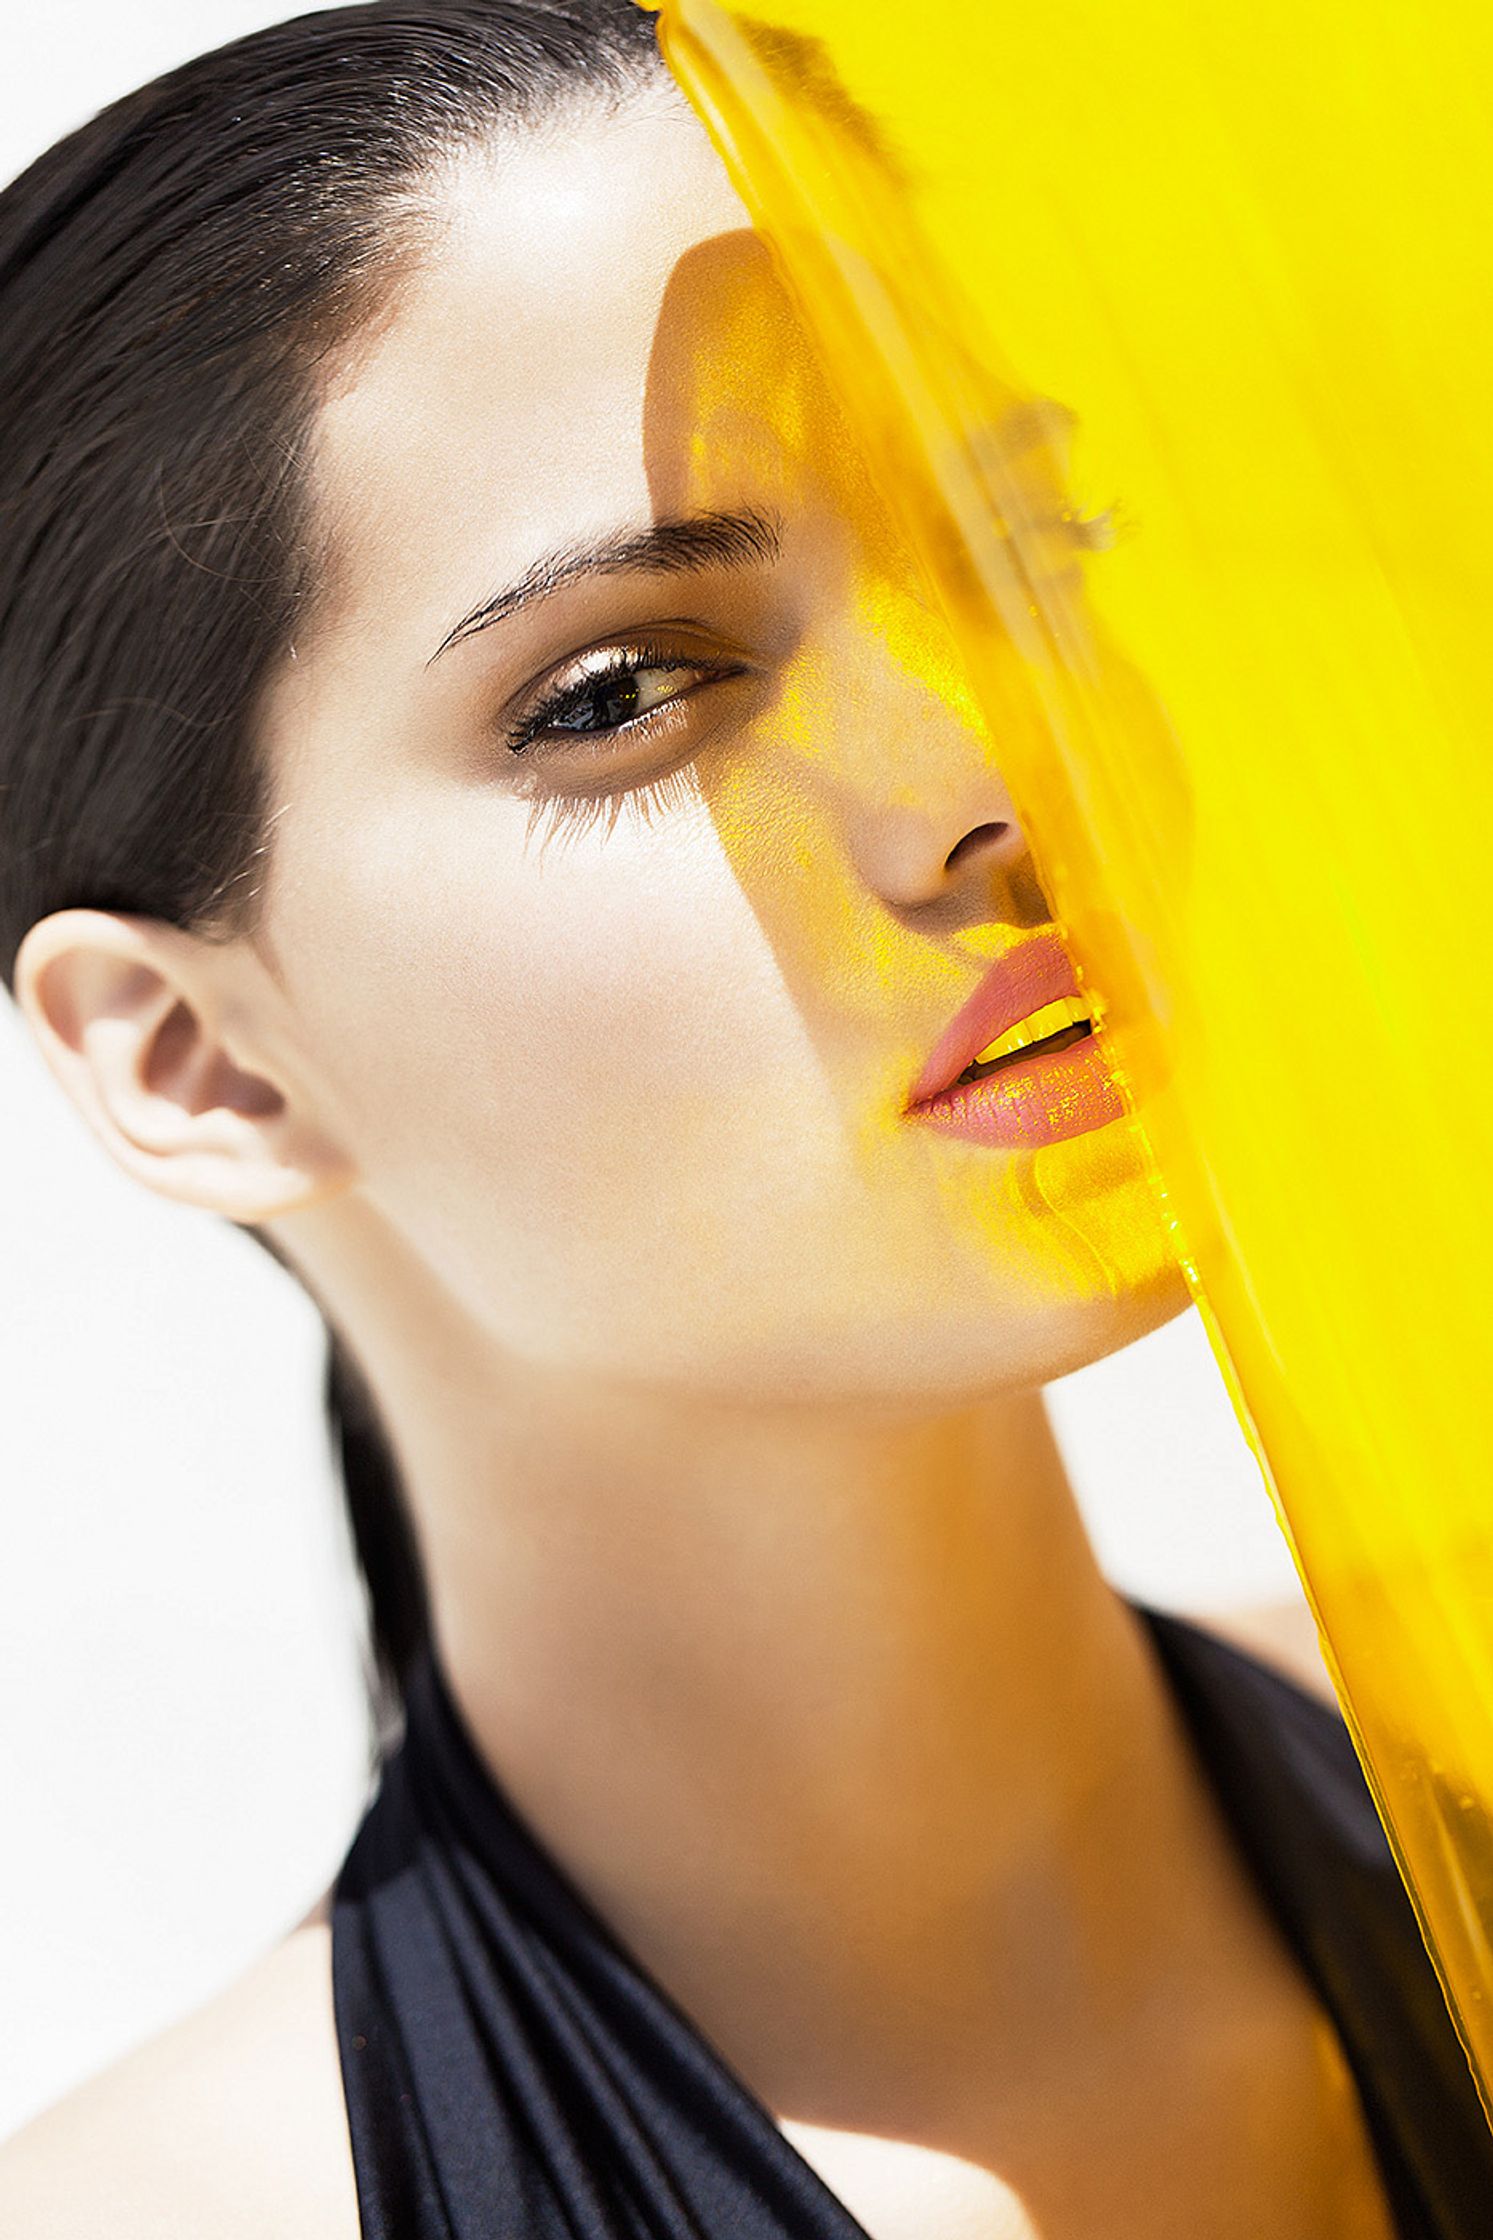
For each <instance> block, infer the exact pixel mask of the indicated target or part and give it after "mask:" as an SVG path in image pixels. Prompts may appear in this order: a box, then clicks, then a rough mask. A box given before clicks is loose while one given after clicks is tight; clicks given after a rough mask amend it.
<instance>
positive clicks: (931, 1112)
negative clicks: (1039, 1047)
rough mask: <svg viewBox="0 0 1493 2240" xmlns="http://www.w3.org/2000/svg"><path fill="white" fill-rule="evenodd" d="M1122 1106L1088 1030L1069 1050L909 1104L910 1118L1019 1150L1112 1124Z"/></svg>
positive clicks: (1020, 1061)
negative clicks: (920, 1101)
mask: <svg viewBox="0 0 1493 2240" xmlns="http://www.w3.org/2000/svg"><path fill="white" fill-rule="evenodd" d="M1125 1111H1126V1107H1125V1103H1124V1100H1123V1098H1122V1097H1121V1095H1120V1090H1119V1084H1118V1083H1117V1082H1116V1080H1115V1077H1114V1075H1113V1074H1112V1073H1111V1072H1110V1070H1109V1066H1108V1064H1107V1063H1106V1061H1105V1058H1104V1056H1103V1053H1102V1052H1101V1050H1100V1048H1099V1044H1098V1042H1097V1040H1096V1038H1095V1037H1094V1036H1093V1035H1091V1034H1090V1035H1085V1036H1083V1038H1082V1039H1081V1040H1080V1041H1078V1042H1070V1043H1069V1045H1068V1047H1067V1049H1066V1050H1043V1051H1038V1052H1037V1053H1036V1054H1035V1055H1034V1056H1032V1057H1030V1058H1017V1059H1015V1060H1014V1061H1013V1062H1012V1063H1011V1064H1010V1065H1008V1066H1002V1067H1001V1068H1000V1069H999V1071H998V1072H996V1073H987V1074H986V1075H985V1076H984V1078H983V1080H980V1081H967V1082H965V1083H964V1084H963V1085H962V1086H960V1087H957V1088H953V1089H944V1090H941V1091H940V1093H939V1094H938V1095H937V1096H936V1097H929V1098H927V1099H926V1100H925V1101H924V1102H923V1103H922V1104H914V1105H909V1106H908V1108H907V1116H908V1118H909V1119H910V1120H921V1121H923V1122H924V1123H925V1124H926V1125H927V1126H929V1127H932V1128H937V1129H938V1130H939V1132H940V1134H942V1135H946V1136H959V1137H961V1138H962V1139H963V1140H964V1141H965V1142H966V1143H997V1144H1000V1145H1001V1146H1003V1147H1004V1148H1005V1149H1007V1150H1021V1149H1024V1148H1027V1147H1029V1146H1033V1145H1037V1144H1043V1143H1063V1142H1065V1141H1066V1140H1067V1138H1068V1137H1069V1136H1085V1135H1088V1134H1090V1133H1091V1132H1092V1130H1093V1129H1095V1128H1107V1127H1108V1126H1109V1124H1110V1122H1111V1121H1113V1120H1123V1119H1124V1117H1125Z"/></svg>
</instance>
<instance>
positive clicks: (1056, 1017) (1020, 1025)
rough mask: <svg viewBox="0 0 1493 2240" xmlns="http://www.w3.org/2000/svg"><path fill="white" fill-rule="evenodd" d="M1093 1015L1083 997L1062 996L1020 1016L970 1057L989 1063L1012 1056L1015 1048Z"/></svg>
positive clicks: (972, 1061) (1039, 1040)
mask: <svg viewBox="0 0 1493 2240" xmlns="http://www.w3.org/2000/svg"><path fill="white" fill-rule="evenodd" d="M1092 1016H1093V1014H1092V1012H1091V1011H1090V1010H1089V1007H1088V1005H1087V1004H1086V1003H1085V1002H1084V1000H1083V998H1082V997H1081V996H1059V997H1058V1000H1057V1002H1056V1003H1044V1004H1043V1006H1042V1008H1041V1010H1040V1011H1033V1012H1032V1013H1031V1014H1030V1016H1029V1017H1027V1018H1025V1019H1018V1020H1017V1022H1016V1024H1015V1026H1014V1027H1008V1028H1007V1029H1006V1031H1005V1033H1004V1034H1001V1035H997V1036H996V1038H995V1040H994V1042H991V1043H987V1045H986V1047H985V1048H984V1049H983V1050H980V1051H977V1052H976V1053H975V1055H974V1057H973V1058H972V1059H971V1060H970V1064H971V1065H976V1066H985V1065H989V1064H990V1063H991V1061H992V1060H993V1059H995V1058H1009V1057H1010V1055H1011V1053H1012V1052H1013V1051H1014V1050H1024V1049H1025V1048H1026V1046H1027V1044H1028V1043H1029V1042H1042V1041H1044V1040H1045V1039H1046V1037H1047V1036H1048V1035H1050V1034H1061V1033H1062V1031H1063V1029H1064V1027H1076V1026H1077V1025H1078V1023H1079V1021H1080V1020H1081V1019H1090V1018H1092Z"/></svg>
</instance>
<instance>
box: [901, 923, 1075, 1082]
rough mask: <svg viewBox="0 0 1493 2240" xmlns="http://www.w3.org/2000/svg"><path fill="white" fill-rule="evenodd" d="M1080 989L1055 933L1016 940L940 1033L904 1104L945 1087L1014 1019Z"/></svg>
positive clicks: (1026, 1016)
mask: <svg viewBox="0 0 1493 2240" xmlns="http://www.w3.org/2000/svg"><path fill="white" fill-rule="evenodd" d="M1081 994H1082V990H1081V989H1080V987H1079V985H1078V975H1077V973H1076V972H1075V971H1074V969H1073V960H1072V958H1071V957H1070V956H1069V954H1068V952H1067V950H1066V949H1065V948H1064V946H1063V944H1062V942H1061V941H1060V940H1059V939H1058V937H1057V935H1056V934H1054V933H1034V934H1029V935H1028V936H1027V937H1026V938H1025V939H1024V940H1022V941H1018V942H1016V943H1015V944H1014V945H1013V946H1012V947H1011V948H1009V949H1008V950H1007V951H1006V953H1005V955H1004V956H1003V957H1000V958H998V959H997V960H996V962H995V963H994V964H993V965H992V966H991V968H990V970H989V971H988V972H987V973H986V975H985V977H984V979H983V980H982V981H981V982H980V984H979V986H978V987H977V988H976V989H975V991H974V994H973V995H972V996H971V997H970V998H969V1001H968V1002H967V1003H966V1004H965V1005H964V1006H963V1008H962V1009H961V1010H960V1011H958V1012H957V1013H956V1014H955V1016H954V1018H953V1019H951V1020H950V1022H949V1024H948V1026H947V1028H946V1029H945V1031H944V1032H943V1034H941V1035H940V1036H939V1038H938V1041H937V1042H936V1044H935V1045H934V1047H933V1050H932V1052H931V1053H930V1055H929V1058H928V1062H927V1064H926V1065H925V1066H924V1067H923V1070H922V1072H921V1073H920V1074H919V1075H918V1077H917V1079H916V1081H915V1082H914V1083H913V1085H912V1088H911V1090H910V1091H909V1093H908V1099H907V1104H908V1109H909V1110H910V1109H911V1108H912V1107H913V1106H914V1105H918V1104H922V1103H924V1102H926V1100H927V1099H928V1098H929V1097H936V1096H937V1095H938V1094H939V1092H940V1091H941V1090H944V1089H948V1088H950V1087H951V1086H952V1085H953V1083H954V1082H956V1081H957V1080H958V1078H959V1076H960V1074H961V1073H963V1071H964V1069H965V1067H966V1066H968V1065H972V1064H973V1063H974V1060H975V1058H976V1057H977V1055H978V1054H979V1052H980V1051H981V1050H983V1049H984V1048H985V1047H986V1045H987V1044H988V1043H991V1042H994V1041H995V1039H996V1037H997V1036H998V1035H1003V1034H1007V1033H1009V1031H1010V1029H1011V1028H1012V1027H1014V1026H1015V1025H1016V1024H1017V1023H1018V1021H1020V1020H1022V1019H1025V1018H1028V1017H1029V1016H1030V1015H1031V1013H1032V1012H1034V1011H1040V1010H1041V1009H1042V1007H1043V1005H1044V1004H1048V1003H1056V1002H1057V1001H1058V999H1059V997H1060V996H1079V995H1081Z"/></svg>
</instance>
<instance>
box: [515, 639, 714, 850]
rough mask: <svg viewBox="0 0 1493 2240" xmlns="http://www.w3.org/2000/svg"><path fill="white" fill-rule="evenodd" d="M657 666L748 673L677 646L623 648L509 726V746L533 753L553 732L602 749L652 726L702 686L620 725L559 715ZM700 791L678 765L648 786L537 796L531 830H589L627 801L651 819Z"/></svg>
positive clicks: (705, 675) (707, 673)
mask: <svg viewBox="0 0 1493 2240" xmlns="http://www.w3.org/2000/svg"><path fill="white" fill-rule="evenodd" d="M655 669H656V670H661V671H663V672H665V673H670V672H677V673H681V674H689V675H692V676H694V677H695V678H697V679H701V680H705V681H720V680H723V679H725V678H727V677H738V676H741V675H742V674H743V673H744V672H743V667H742V664H741V663H739V662H720V661H708V660H704V659H696V660H691V659H690V658H688V657H687V656H685V657H681V654H680V652H679V649H678V648H677V647H668V646H662V645H637V646H629V647H625V648H624V647H619V648H617V649H616V650H615V651H614V652H613V653H612V655H611V657H610V658H609V659H608V660H606V661H604V662H602V663H599V664H598V666H597V667H595V668H594V669H591V670H588V671H587V672H586V673H585V674H584V675H583V676H580V677H577V678H575V679H574V681H573V682H571V683H569V684H564V685H561V686H560V687H559V688H558V689H557V690H556V691H553V692H551V693H548V694H547V695H546V696H545V698H544V699H543V700H541V701H540V702H539V704H538V706H537V707H535V708H533V709H531V710H530V712H529V713H528V714H527V715H526V716H524V717H522V718H521V719H520V720H519V721H518V722H517V723H515V724H513V725H512V726H510V728H509V729H508V730H507V731H506V732H505V733H504V744H505V745H506V746H507V748H508V749H509V751H510V753H512V754H513V755H515V756H521V755H523V754H525V753H527V751H528V749H529V748H530V747H531V746H532V745H533V744H534V743H535V741H536V740H539V739H542V738H543V737H545V736H546V734H548V735H549V736H551V737H558V738H562V739H565V738H568V739H573V740H585V741H588V742H590V743H591V752H592V753H593V754H595V753H598V752H599V751H600V750H601V749H603V748H604V747H605V746H606V745H607V744H609V743H610V742H611V741H612V740H615V739H620V738H623V737H625V736H631V735H633V734H636V733H639V732H646V731H647V730H649V729H651V728H653V727H654V726H655V725H656V724H657V722H658V721H660V720H663V719H667V718H668V717H669V716H670V715H671V714H672V713H673V711H674V710H675V709H676V708H677V707H678V706H679V704H680V703H681V701H684V700H688V699H690V698H692V697H693V694H694V691H695V690H696V689H697V686H694V685H687V686H685V687H684V689H683V690H682V691H680V692H676V693H671V694H670V696H669V697H668V698H667V699H666V700H661V701H660V702H659V703H658V705H657V706H656V707H653V708H647V709H645V710H644V711H643V713H642V714H641V715H637V716H629V717H627V718H625V719H624V720H623V721H622V722H621V723H613V724H602V725H597V726H596V727H594V728H593V729H590V730H582V729H580V728H579V727H577V726H567V725H564V724H559V723H557V722H556V720H555V719H556V717H557V716H560V715H566V714H570V713H572V712H574V711H575V710H576V709H577V708H578V707H583V706H584V703H585V701H586V699H587V698H588V696H590V695H591V694H593V693H601V692H605V691H606V690H608V689H609V688H611V687H615V685H616V684H617V682H618V680H619V679H626V678H629V677H638V676H646V675H647V674H648V673H649V672H650V671H651V670H655ZM695 793H696V788H695V787H694V785H693V782H692V780H691V775H690V772H689V769H688V767H687V766H686V767H677V766H676V767H675V768H674V769H672V770H669V771H666V772H664V774H663V775H662V776H661V777H659V778H656V779H654V780H653V781H652V783H651V784H648V785H637V784H624V785H619V786H614V787H611V788H609V789H603V790H598V791H596V792H591V791H589V790H588V791H587V792H585V793H581V794H570V795H566V794H557V795H552V796H550V797H548V798H547V799H544V800H541V801H537V802H536V803H535V805H534V810H533V814H532V816H531V819H530V829H531V831H532V829H533V827H534V825H535V824H536V823H544V824H546V825H547V826H549V827H551V828H564V829H567V830H584V829H586V828H587V827H588V826H589V825H591V824H592V823H594V822H595V821H596V820H597V819H598V818H600V817H603V816H609V823H610V824H615V823H616V821H617V817H618V815H619V814H620V813H621V811H622V809H623V808H624V807H625V806H626V807H630V808H631V809H632V810H633V811H634V813H635V814H637V815H640V816H641V817H642V818H643V820H644V821H645V822H648V823H651V822H652V819H653V817H654V816H655V815H656V814H657V813H658V812H659V811H660V810H661V809H664V808H672V807H674V806H683V804H684V802H685V801H686V800H687V799H689V798H692V797H693V796H694V795H695Z"/></svg>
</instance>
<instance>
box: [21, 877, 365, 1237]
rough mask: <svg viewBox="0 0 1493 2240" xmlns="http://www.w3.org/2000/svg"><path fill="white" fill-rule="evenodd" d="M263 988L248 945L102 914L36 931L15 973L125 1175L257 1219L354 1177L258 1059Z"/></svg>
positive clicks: (28, 1014)
mask: <svg viewBox="0 0 1493 2240" xmlns="http://www.w3.org/2000/svg"><path fill="white" fill-rule="evenodd" d="M251 981H253V982H255V983H256V985H257V986H258V988H259V990H260V992H262V993H263V992H266V991H268V990H269V989H270V988H272V987H273V986H274V983H273V982H272V981H271V980H270V976H269V974H268V973H267V972H266V971H265V968H264V967H263V965H262V964H260V963H259V961H258V959H257V958H252V957H251V956H250V954H249V953H248V952H247V951H246V950H244V948H243V945H242V944H239V945H234V944H229V943H222V942H210V941H208V940H206V939H205V938H203V937H202V936H200V935H196V934H191V933H186V932H183V931H182V930H181V928H179V927H177V926H171V925H167V924H165V923H164V922H163V921H162V920H160V919H156V918H132V917H122V916H117V915H115V914H114V913H112V912H109V911H103V910H58V911H55V912H53V914H52V915H51V916H50V917H47V918H42V919H40V920H38V922H37V923H36V924H35V925H34V926H32V927H31V929H30V930H29V932H28V933H27V935H26V937H25V939H24V941H23V942H22V943H21V947H20V950H19V952H18V954H17V958H16V971H15V994H16V1002H17V1004H18V1006H19V1008H20V1010H21V1012H22V1015H23V1016H24V1018H25V1019H26V1021H27V1024H28V1025H29V1027H30V1029H31V1031H32V1033H33V1035H34V1036H35V1038H36V1040H37V1043H38V1044H39V1046H40V1048H41V1052H42V1055H43V1057H44V1058H45V1060H46V1062H47V1065H48V1066H49V1068H50V1070H51V1072H52V1073H53V1074H54V1075H55V1077H56V1078H57V1080H58V1081H59V1082H60V1083H61V1085H62V1087H63V1089H64V1090H65V1091H66V1092H67V1094H68V1096H69V1097H70V1098H71V1100H72V1102H73V1103H74V1104H75V1105H76V1106H77V1108H78V1110H79V1112H81V1113H82V1115H83V1117H84V1119H85V1120H86V1121H87V1122H88V1124H89V1126H90V1127H91V1128H92V1130H93V1132H94V1134H95V1135H96V1136H98V1138H99V1139H100V1141H101V1142H102V1143H103V1144H104V1146H105V1148H106V1149H107V1150H108V1151H109V1152H110V1153H111V1154H112V1156H113V1157H114V1159H115V1160H116V1161H117V1162H118V1163H119V1165H120V1166H121V1167H123V1168H124V1170H125V1172H126V1173H127V1174H131V1175H133V1176H135V1178H136V1179H137V1180H138V1181H140V1182H143V1183H145V1185H146V1186H147V1188H149V1189H151V1190H156V1191H159V1192H160V1194H161V1195H162V1196H163V1197H168V1198H178V1199H180V1200H182V1201H183V1202H184V1203H185V1204H188V1205H196V1206H204V1207H206V1208H208V1209H210V1210H211V1211H212V1212H215V1213H221V1214H225V1215H226V1216H227V1217H228V1219H229V1220H230V1221H238V1222H245V1223H256V1222H261V1221H267V1220H270V1219H272V1218H274V1217H275V1216H277V1215H280V1214H286V1213H294V1212H299V1211H301V1210H303V1209H304V1208H306V1207H307V1206H310V1205H314V1204H317V1203H319V1202H320V1201H322V1200H323V1199H325V1198H328V1197H332V1196H334V1195H336V1194H338V1193H339V1192H340V1191H342V1190H344V1189H346V1188H347V1187H348V1185H349V1184H350V1183H351V1182H352V1181H353V1180H354V1179H355V1178H354V1175H353V1172H352V1168H351V1166H350V1164H349V1162H348V1161H347V1159H346V1158H345V1157H344V1156H343V1155H342V1154H341V1152H340V1151H339V1150H338V1148H337V1147H336V1145H335V1144H334V1143H333V1142H332V1140H331V1139H330V1138H329V1137H328V1136H327V1135H326V1134H325V1133H324V1132H323V1130H322V1129H321V1127H320V1126H319V1125H317V1124H316V1122H315V1120H314V1118H313V1116H312V1115H311V1114H310V1113H309V1111H308V1110H307V1109H306V1100H305V1098H304V1097H302V1096H300V1095H297V1094H296V1093H294V1091H293V1090H292V1088H291V1087H290V1086H289V1085H288V1083H287V1081H286V1080H285V1079H284V1078H276V1075H277V1074H278V1073H280V1071H281V1069H280V1068H278V1067H275V1066H273V1065H272V1064H271V1065H267V1064H266V1063H265V1061H264V1059H263V1058H262V1056H254V1055H251V1052H250V1050H249V1048H248V1047H247V1037H248V1034H249V1031H250V1030H249V1027H248V1024H247V1020H248V1019H249V1018H250V1017H252V1010H253V1004H252V1000H250V1001H249V1002H247V1003H246V1001H245V989H246V986H247V985H248V984H249V983H250V982H251Z"/></svg>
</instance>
